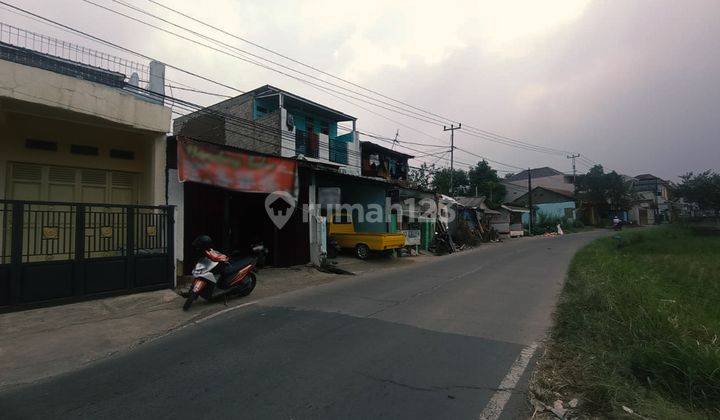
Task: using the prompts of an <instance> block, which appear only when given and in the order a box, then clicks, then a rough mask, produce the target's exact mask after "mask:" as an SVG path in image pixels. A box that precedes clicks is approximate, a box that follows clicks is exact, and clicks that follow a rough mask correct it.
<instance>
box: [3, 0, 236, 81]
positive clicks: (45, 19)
mask: <svg viewBox="0 0 720 420" xmlns="http://www.w3.org/2000/svg"><path fill="white" fill-rule="evenodd" d="M0 4H2V5H5V6H7V7H10V8H12V9H15V10H18V11H21V12H23V13H26V14H28V15H30V16H33V17H35V18H37V19H41V20H43V21H45V22H49V23H51V24H53V25H57V26H59V27H62V28H65V29H68V30H70V31H72V32H74V33H77V34H80V35H82V36H84V37H87V38H90V39H92V40H93V41H96V42H99V43H101V44H104V45H108V46H110V47H113V48H117V49H118V50H121V51H125V52H127V53H130V54H135V55H137V56H139V57H142V58H144V59H146V60H149V61H153V58H152V57H149V56H147V55H144V54H141V53H139V52H136V51H133V50H131V49H129V48H125V47H122V46H120V45H118V44H115V43H112V42H110V41H105V40H104V39H102V38H98V37H96V36H94V35H90V34H89V33H87V32H83V31H81V30H79V29H76V28H73V27H70V26H67V25H65V24H62V23H60V22H57V21H55V20H52V19H49V18H46V17H44V16H40V15H38V14H36V13H33V12H30V11H28V10H26V9H23V8H21V7H17V6H15V5H13V4H10V3H6V2H4V1H2V0H0ZM165 65H166V66H167V67H169V68H171V69H173V70H177V71H179V72H182V73H185V74H188V75H190V76H193V77H197V78H198V79H201V80H205V81H206V82H211V83H214V84H216V85H218V86H222V87H224V88H227V89H231V90H234V91H236V92H239V93H245V92H244V91H242V90H240V89H237V88H235V87H232V86H229V85H226V84H224V83H220V82H217V81H215V80H212V79H210V78H207V77H205V76H202V75H200V74H197V73H194V72H191V71H188V70H184V69H181V68H180V67H176V66H173V65H171V64H167V63H166V64H165Z"/></svg>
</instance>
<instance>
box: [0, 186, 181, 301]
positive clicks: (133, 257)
mask: <svg viewBox="0 0 720 420" xmlns="http://www.w3.org/2000/svg"><path fill="white" fill-rule="evenodd" d="M0 227H2V231H1V233H0V311H7V310H14V309H22V308H26V307H32V306H38V305H48V304H60V303H66V302H70V301H74V300H81V299H88V298H96V297H104V296H110V295H114V294H121V293H129V292H133V291H146V290H153V289H161V288H167V287H172V286H173V277H174V262H173V258H174V249H173V246H174V237H173V207H172V206H156V207H154V206H135V205H116V204H89V203H68V202H47V201H17V200H0Z"/></svg>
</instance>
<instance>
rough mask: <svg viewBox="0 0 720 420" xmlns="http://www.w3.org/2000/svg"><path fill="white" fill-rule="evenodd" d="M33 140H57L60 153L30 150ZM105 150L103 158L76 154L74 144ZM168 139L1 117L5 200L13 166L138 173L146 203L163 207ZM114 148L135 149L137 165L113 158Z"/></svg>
mask: <svg viewBox="0 0 720 420" xmlns="http://www.w3.org/2000/svg"><path fill="white" fill-rule="evenodd" d="M28 138H32V139H39V140H46V141H54V142H57V143H58V150H57V151H44V150H35V149H28V148H26V147H25V140H26V139H28ZM71 144H78V145H87V146H95V147H98V148H99V155H98V156H84V155H77V154H71V153H70V145H71ZM164 145H165V134H163V133H151V132H138V131H134V130H132V131H131V130H125V129H118V128H117V127H116V126H115V127H111V126H102V125H100V124H97V125H89V124H84V123H82V124H80V123H76V122H71V121H68V120H66V119H60V118H48V117H39V116H34V115H27V114H18V113H14V112H11V111H2V112H0V177H2V179H1V180H0V197H3V198H9V197H7V195H6V189H7V178H8V175H9V174H8V169H9V168H8V162H24V163H35V164H43V165H56V166H69V167H74V168H88V169H104V170H112V171H123V172H132V173H136V174H138V181H139V182H138V201H139V203H140V204H149V205H157V204H163V203H164V199H165V182H164V169H165V149H164ZM110 149H120V150H129V151H133V152H134V153H135V158H134V159H133V160H124V159H116V158H111V157H110Z"/></svg>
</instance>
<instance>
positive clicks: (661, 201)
mask: <svg viewBox="0 0 720 420" xmlns="http://www.w3.org/2000/svg"><path fill="white" fill-rule="evenodd" d="M633 190H634V192H635V201H634V202H633V205H632V207H631V208H630V211H629V212H628V221H630V222H632V223H636V224H638V225H652V224H655V223H660V222H661V221H662V220H665V221H669V220H670V218H671V212H670V185H669V182H668V181H665V180H663V179H661V178H659V177H657V176H655V175H652V174H642V175H638V176H636V177H635V178H634V180H633Z"/></svg>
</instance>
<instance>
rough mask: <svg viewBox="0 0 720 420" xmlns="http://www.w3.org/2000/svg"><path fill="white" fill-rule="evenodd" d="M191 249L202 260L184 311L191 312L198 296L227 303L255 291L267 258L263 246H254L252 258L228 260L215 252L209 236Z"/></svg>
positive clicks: (196, 266) (232, 257)
mask: <svg viewBox="0 0 720 420" xmlns="http://www.w3.org/2000/svg"><path fill="white" fill-rule="evenodd" d="M192 246H193V248H195V249H196V250H198V251H199V252H201V255H202V257H201V258H200V260H199V261H198V262H197V264H196V265H195V268H194V269H193V271H192V275H193V282H192V285H191V286H190V290H188V292H187V299H186V300H185V304H184V305H183V310H185V311H187V310H188V309H190V306H191V305H192V304H193V302H195V300H197V298H198V296H201V297H202V298H203V299H205V300H207V301H211V300H215V299H219V298H224V299H225V300H226V301H227V298H228V297H229V296H247V295H249V294H250V293H252V291H253V289H255V285H256V284H257V278H256V274H257V267H258V266H259V265H260V266H261V265H262V264H263V263H264V260H265V256H266V255H267V250H266V249H265V247H264V246H262V244H259V245H255V246H253V247H252V254H253V255H252V256H250V257H244V258H243V257H238V255H237V253H233V254H232V255H231V257H228V256H227V255H225V254H223V253H221V252H218V251H216V250H214V249H213V243H212V239H211V238H210V237H209V236H207V235H200V236H198V237H197V238H195V240H194V241H193V242H192Z"/></svg>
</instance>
